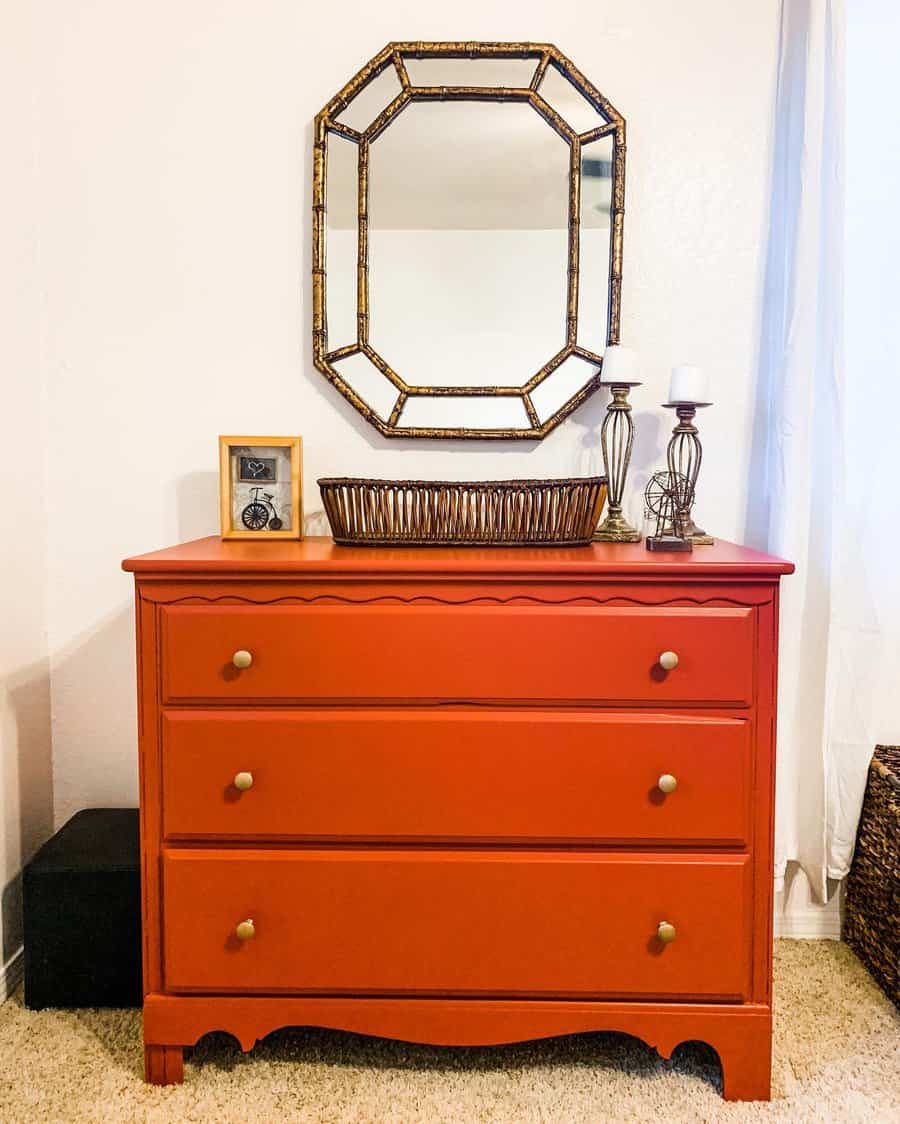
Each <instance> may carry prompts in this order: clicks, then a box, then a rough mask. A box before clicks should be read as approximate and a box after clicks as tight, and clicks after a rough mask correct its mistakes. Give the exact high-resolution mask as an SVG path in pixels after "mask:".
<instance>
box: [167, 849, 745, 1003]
mask: <svg viewBox="0 0 900 1124" xmlns="http://www.w3.org/2000/svg"><path fill="white" fill-rule="evenodd" d="M749 869H750V866H749V860H748V859H747V858H746V857H744V856H729V857H722V858H713V859H711V858H707V857H703V858H701V857H700V856H686V857H681V858H672V857H664V856H660V855H648V854H642V855H636V854H629V855H622V854H615V855H613V854H597V853H593V854H592V853H590V852H584V851H580V852H566V853H553V852H502V851H501V852H497V851H493V852H491V851H462V852H460V851H457V852H454V851H418V852H417V851H389V850H382V851H374V850H373V851H364V850H357V851H353V850H343V851H342V850H334V851H294V852H291V851H256V852H250V851H233V852H225V851H169V852H167V853H166V855H165V858H164V869H163V899H164V907H163V911H164V916H165V918H166V927H165V933H164V937H163V941H164V979H165V986H166V988H167V989H168V990H172V991H191V990H193V991H218V992H223V991H228V992H284V991H306V992H322V993H326V992H331V993H341V992H346V993H354V994H357V995H359V994H372V993H381V994H400V993H428V994H442V993H443V994H446V993H458V994H470V995H476V994H481V995H484V994H491V995H515V994H521V995H532V996H542V995H546V996H549V995H559V996H562V995H572V996H575V995H596V996H601V995H603V996H622V997H627V996H647V997H649V996H653V997H657V998H667V997H673V998H674V997H685V998H686V997H701V996H703V997H707V998H722V999H726V998H728V999H737V998H741V997H743V996H744V995H745V994H746V992H747V984H748V972H749V964H750V956H749V877H748V875H749ZM248 919H249V920H251V921H252V926H253V930H254V934H255V935H254V936H253V937H252V938H251V939H249V940H240V939H238V937H237V935H236V927H237V926H238V925H239V924H240V923H241V922H243V921H245V920H248ZM663 921H666V922H669V923H670V924H672V925H674V926H675V932H676V935H675V940H674V941H672V942H671V943H670V944H663V943H662V942H661V941H660V940H659V939H658V937H657V932H658V926H659V925H660V923H661V922H663Z"/></svg>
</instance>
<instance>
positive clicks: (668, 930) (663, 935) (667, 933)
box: [656, 921, 675, 944]
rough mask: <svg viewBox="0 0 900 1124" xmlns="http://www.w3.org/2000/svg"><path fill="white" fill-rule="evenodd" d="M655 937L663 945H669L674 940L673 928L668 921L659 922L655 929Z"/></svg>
mask: <svg viewBox="0 0 900 1124" xmlns="http://www.w3.org/2000/svg"><path fill="white" fill-rule="evenodd" d="M656 935H657V936H658V937H659V939H660V940H661V941H662V943H663V944H671V943H672V941H674V940H675V926H674V925H671V924H670V923H669V922H668V921H660V923H659V925H657V927H656Z"/></svg>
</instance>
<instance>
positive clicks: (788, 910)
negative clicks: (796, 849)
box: [775, 870, 844, 941]
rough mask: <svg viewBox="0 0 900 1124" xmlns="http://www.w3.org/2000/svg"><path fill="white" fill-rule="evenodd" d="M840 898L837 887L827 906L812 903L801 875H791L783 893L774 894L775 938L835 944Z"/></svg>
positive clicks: (839, 922)
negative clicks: (833, 942) (831, 942)
mask: <svg viewBox="0 0 900 1124" xmlns="http://www.w3.org/2000/svg"><path fill="white" fill-rule="evenodd" d="M843 906H844V894H843V888H842V887H839V888H838V889H837V890H836V891H835V892H834V893H833V894H832V896H831V900H830V901H827V902H824V903H823V902H817V901H814V900H813V897H812V894H811V893H810V889H809V883H808V881H807V880H806V876H805V875H804V874H803V872H802V871H800V870H797V871H794V872H793V876H792V877H791V878H790V879H789V881H788V883H787V886H786V888H785V889H784V890H780V891H778V892H776V894H775V936H776V937H793V938H794V939H799V940H812V941H839V940H840V939H841V917H842V915H843Z"/></svg>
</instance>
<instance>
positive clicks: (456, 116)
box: [313, 43, 625, 439]
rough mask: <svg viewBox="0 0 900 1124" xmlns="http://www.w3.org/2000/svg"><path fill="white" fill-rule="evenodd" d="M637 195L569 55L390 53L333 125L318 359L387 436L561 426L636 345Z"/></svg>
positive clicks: (399, 49) (319, 199)
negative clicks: (628, 259) (629, 303)
mask: <svg viewBox="0 0 900 1124" xmlns="http://www.w3.org/2000/svg"><path fill="white" fill-rule="evenodd" d="M624 195H625V121H624V119H623V117H622V116H621V114H619V113H618V112H617V110H616V109H615V108H614V107H613V106H612V105H611V104H610V103H609V101H608V100H607V99H606V98H605V97H604V96H603V95H602V94H601V93H600V92H599V90H597V89H596V87H594V86H593V85H592V84H591V83H590V82H589V81H588V80H587V79H586V78H585V77H584V75H583V74H581V72H580V71H579V70H577V69H576V67H575V66H574V65H573V64H572V63H571V62H570V61H569V60H568V59H567V58H566V57H565V56H564V55H563V54H562V53H561V52H560V51H559V50H557V48H556V47H553V46H551V45H549V44H543V43H541V44H538V43H390V44H388V46H387V47H385V48H384V50H383V51H381V52H380V53H379V54H378V55H376V56H375V58H373V59H372V60H371V62H369V63H368V64H367V65H366V66H364V67H363V68H362V70H360V71H359V73H358V74H356V75H355V77H353V78H352V79H351V80H350V81H349V82H348V83H347V85H346V86H344V88H343V89H342V90H341V91H340V93H338V94H336V95H335V97H333V98H332V99H331V101H329V102H328V104H327V105H326V106H325V108H324V109H323V110H322V112H321V113H319V114H318V116H317V117H316V121H315V143H314V156H313V355H314V360H315V364H316V367H317V368H318V370H319V371H321V372H322V374H323V375H324V376H325V377H326V378H327V379H328V381H329V382H331V383H332V385H333V386H335V387H336V388H337V390H339V391H340V393H341V394H342V395H343V396H344V397H345V398H346V399H347V400H348V401H349V402H350V403H351V404H352V405H353V406H354V407H355V408H356V409H357V410H358V411H359V413H361V414H362V415H363V417H365V418H366V419H367V420H368V421H369V422H371V424H372V425H374V426H375V427H376V428H377V429H378V431H379V432H380V433H382V434H384V435H385V436H387V437H420V438H447V437H455V438H507V439H508V438H530V439H535V438H542V437H544V436H545V435H546V434H548V433H549V432H550V431H551V430H552V429H554V428H555V427H556V426H557V425H559V423H560V422H561V421H562V420H563V419H564V418H565V417H567V416H568V415H569V414H571V413H572V411H573V410H575V409H576V407H578V406H579V405H580V404H581V403H582V402H583V401H584V400H585V399H586V398H587V397H588V396H589V395H590V394H592V393H593V392H594V391H595V390H596V389H597V388H598V386H599V380H600V369H601V367H602V361H603V360H602V355H603V351H604V349H605V347H606V345H607V344H610V343H617V342H618V340H619V312H620V302H621V283H622V229H623V218H624Z"/></svg>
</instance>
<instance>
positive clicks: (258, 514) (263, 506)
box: [241, 488, 284, 531]
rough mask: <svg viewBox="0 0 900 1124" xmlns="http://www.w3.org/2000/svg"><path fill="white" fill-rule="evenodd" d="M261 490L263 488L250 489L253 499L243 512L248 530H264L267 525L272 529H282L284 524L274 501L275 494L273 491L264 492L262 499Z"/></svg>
mask: <svg viewBox="0 0 900 1124" xmlns="http://www.w3.org/2000/svg"><path fill="white" fill-rule="evenodd" d="M260 492H262V488H251V489H250V493H251V495H252V496H253V499H252V500H251V501H250V503H248V504H247V506H246V507H245V508H244V510H243V511H242V512H241V522H242V523H243V524H244V526H245V527H246V528H247V530H248V531H262V530H263V528H265V527H268V528H269V530H270V531H280V530H281V528H282V527H283V526H284V524H283V522H282V521H281V519H279V518H278V512H277V511H276V510H275V504H274V503H273V502H272V500H273V499H274V496H273V495H272V493H271V492H263V493H262V499H260V498H259V493H260ZM270 513H271V514H270Z"/></svg>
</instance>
